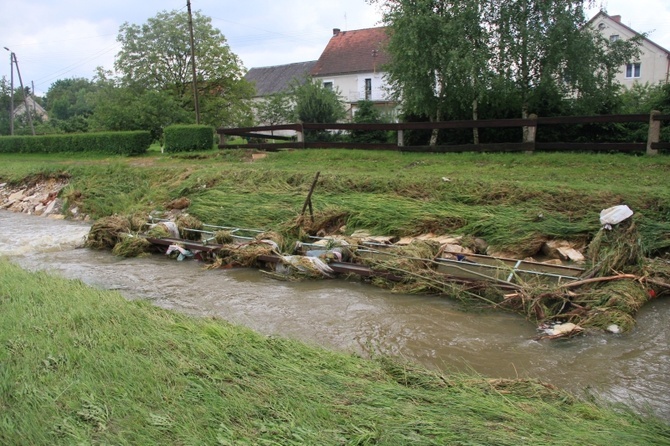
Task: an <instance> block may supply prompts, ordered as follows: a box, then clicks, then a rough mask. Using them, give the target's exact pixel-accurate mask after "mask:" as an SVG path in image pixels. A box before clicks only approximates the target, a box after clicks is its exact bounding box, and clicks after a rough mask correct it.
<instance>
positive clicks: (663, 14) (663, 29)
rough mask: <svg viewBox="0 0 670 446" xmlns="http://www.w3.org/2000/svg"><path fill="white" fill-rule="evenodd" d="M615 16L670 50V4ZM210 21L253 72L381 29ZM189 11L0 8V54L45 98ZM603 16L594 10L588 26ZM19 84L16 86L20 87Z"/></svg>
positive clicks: (211, 0) (228, 17) (347, 15)
mask: <svg viewBox="0 0 670 446" xmlns="http://www.w3.org/2000/svg"><path fill="white" fill-rule="evenodd" d="M598 4H599V5H600V4H603V5H604V7H605V9H606V10H607V12H608V13H609V14H610V15H616V14H620V15H621V16H622V22H623V23H624V24H626V25H628V26H630V27H631V28H633V29H635V30H636V31H639V32H648V33H649V38H650V39H651V40H653V41H655V42H656V43H657V44H659V45H661V46H662V47H664V48H666V49H670V1H668V0H637V1H634V2H633V1H630V0H600V2H599V3H598ZM191 8H192V10H193V11H200V12H201V13H202V14H203V15H206V16H209V17H211V18H212V24H213V25H214V26H215V27H217V28H218V29H220V30H221V32H222V33H223V34H224V35H225V36H226V38H227V39H228V44H229V45H230V47H231V49H232V51H233V52H234V53H235V54H237V55H238V56H239V57H240V58H241V59H242V62H243V63H244V66H245V67H246V68H247V69H248V68H253V67H260V66H269V65H280V64H285V63H291V62H302V61H308V60H316V59H318V57H319V55H320V54H321V51H322V50H323V49H324V48H325V46H326V44H327V43H328V40H329V39H330V37H331V36H332V29H333V28H340V29H342V30H347V29H361V28H369V27H374V26H379V25H380V23H379V20H380V14H379V11H378V8H377V7H376V6H370V5H368V4H367V3H366V2H365V0H338V1H332V0H330V1H324V0H274V1H272V0H267V1H261V0H243V1H239V0H235V1H227V0H191ZM173 10H184V11H186V0H160V1H159V0H133V1H130V0H110V1H106V2H98V1H95V0H59V1H54V0H0V48H1V47H7V48H9V49H11V51H13V52H14V53H16V56H17V59H18V62H19V68H20V69H21V75H22V77H23V82H24V84H25V85H26V86H29V85H30V84H31V82H34V84H35V91H36V92H37V93H38V94H43V93H44V92H46V91H47V90H48V89H49V86H50V85H51V84H52V83H53V82H55V81H56V80H58V79H67V78H72V77H85V78H91V77H93V75H94V74H95V69H96V67H98V66H102V67H104V68H106V69H112V68H113V64H114V56H115V55H116V54H117V53H118V51H119V49H120V46H119V44H118V43H117V42H116V36H117V34H118V31H119V27H120V26H121V25H122V24H123V23H124V22H129V23H134V24H138V25H141V24H144V23H145V22H146V21H147V19H148V18H150V17H154V16H155V15H156V14H157V13H158V12H160V11H173ZM597 10H598V8H597V7H596V8H595V9H592V10H589V14H588V16H589V18H590V17H591V16H593V15H594V14H595V13H596V12H597ZM3 53H4V54H5V56H6V57H5V58H4V60H6V62H5V63H3V62H2V61H3V58H2V57H0V77H1V76H6V77H7V79H9V74H10V63H9V60H10V59H9V53H8V52H5V51H2V50H0V55H1V54H3ZM16 82H17V84H18V80H17V81H16Z"/></svg>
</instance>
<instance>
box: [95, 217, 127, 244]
mask: <svg viewBox="0 0 670 446" xmlns="http://www.w3.org/2000/svg"><path fill="white" fill-rule="evenodd" d="M130 228H131V225H130V221H129V220H128V218H126V217H120V216H117V215H112V216H110V217H104V218H101V219H99V220H97V221H96V222H95V223H93V225H92V226H91V230H90V231H89V233H88V236H87V237H86V243H85V246H86V247H87V248H91V249H98V250H101V249H113V248H114V246H116V244H117V243H119V242H120V241H121V240H122V239H123V235H124V234H127V233H128V232H130Z"/></svg>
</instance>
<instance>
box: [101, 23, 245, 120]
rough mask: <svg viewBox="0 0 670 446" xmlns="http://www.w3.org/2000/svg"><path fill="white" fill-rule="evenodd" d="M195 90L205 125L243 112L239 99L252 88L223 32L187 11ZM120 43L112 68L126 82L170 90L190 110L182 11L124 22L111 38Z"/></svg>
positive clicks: (239, 116)
mask: <svg viewBox="0 0 670 446" xmlns="http://www.w3.org/2000/svg"><path fill="white" fill-rule="evenodd" d="M193 33H194V40H195V45H194V46H195V59H196V61H195V65H196V68H197V73H196V78H197V82H196V85H197V89H198V94H199V96H200V98H201V102H202V105H203V106H202V109H203V113H202V119H203V122H204V123H208V124H211V125H215V126H218V125H222V124H224V123H225V124H227V125H232V124H235V122H233V121H235V120H239V119H246V118H248V116H249V110H248V107H247V108H246V109H245V110H243V112H242V113H238V112H237V111H236V110H234V109H235V108H236V107H241V108H242V109H244V99H248V98H250V97H251V95H252V92H253V88H252V86H251V85H249V84H248V82H246V81H245V80H244V79H243V74H244V67H243V65H242V62H241V61H240V59H239V58H238V57H237V55H235V54H234V53H233V52H232V51H231V49H230V47H229V46H228V43H227V41H226V38H225V37H224V35H223V34H222V33H221V31H219V30H218V29H216V28H214V27H213V26H212V23H211V19H210V18H209V17H206V16H204V15H202V14H200V13H199V12H198V11H196V12H195V13H194V14H193ZM117 40H118V41H119V42H120V43H121V45H122V47H121V51H120V52H119V53H118V55H117V58H116V61H115V64H114V66H115V68H116V70H117V71H118V72H119V73H120V74H121V76H122V81H123V84H124V85H126V86H130V85H134V86H138V85H139V86H142V88H145V89H148V90H154V91H164V92H169V93H171V95H172V97H174V98H177V99H178V100H180V101H182V103H183V105H184V106H185V107H191V109H193V93H192V92H193V83H192V81H193V79H192V68H191V67H192V64H193V60H192V59H191V47H190V41H189V27H188V13H187V12H184V11H171V12H167V11H163V12H160V13H158V14H157V15H156V16H155V17H153V18H150V19H148V20H147V22H146V23H145V24H143V25H136V24H130V23H124V24H123V25H122V26H121V28H120V30H119V34H118V37H117Z"/></svg>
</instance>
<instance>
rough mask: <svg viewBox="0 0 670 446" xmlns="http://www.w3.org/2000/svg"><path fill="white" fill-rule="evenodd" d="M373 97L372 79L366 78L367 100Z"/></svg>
mask: <svg viewBox="0 0 670 446" xmlns="http://www.w3.org/2000/svg"><path fill="white" fill-rule="evenodd" d="M371 99H372V79H365V100H366V101H369V100H371Z"/></svg>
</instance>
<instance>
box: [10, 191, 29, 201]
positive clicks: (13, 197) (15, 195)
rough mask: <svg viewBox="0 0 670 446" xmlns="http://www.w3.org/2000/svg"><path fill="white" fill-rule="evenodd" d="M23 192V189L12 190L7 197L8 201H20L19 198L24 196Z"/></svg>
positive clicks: (21, 198)
mask: <svg viewBox="0 0 670 446" xmlns="http://www.w3.org/2000/svg"><path fill="white" fill-rule="evenodd" d="M24 192H25V189H23V190H20V191H17V192H14V193H13V194H11V195H10V196H9V197H8V199H9V201H21V200H23V197H25V194H24Z"/></svg>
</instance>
